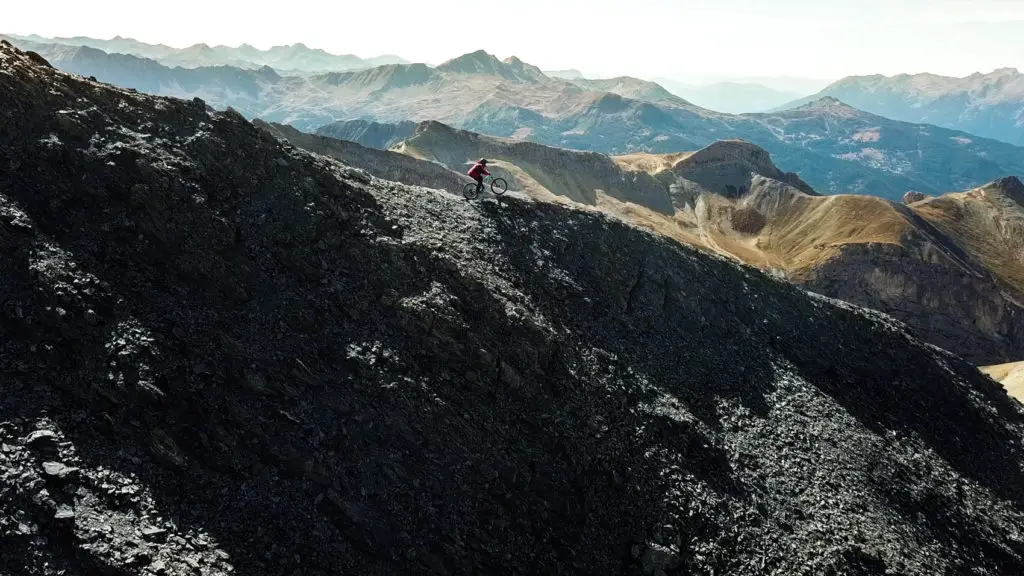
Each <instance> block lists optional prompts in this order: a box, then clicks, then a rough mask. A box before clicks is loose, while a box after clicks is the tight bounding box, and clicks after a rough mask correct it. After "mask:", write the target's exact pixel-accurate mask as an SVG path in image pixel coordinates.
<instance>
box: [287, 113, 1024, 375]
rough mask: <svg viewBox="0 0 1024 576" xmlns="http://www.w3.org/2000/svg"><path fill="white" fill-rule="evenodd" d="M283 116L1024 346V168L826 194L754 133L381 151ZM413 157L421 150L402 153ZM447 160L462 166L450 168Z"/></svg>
mask: <svg viewBox="0 0 1024 576" xmlns="http://www.w3.org/2000/svg"><path fill="white" fill-rule="evenodd" d="M277 128H278V132H277V133H278V135H281V136H284V137H286V138H287V139H288V140H290V141H291V142H292V143H294V144H296V145H298V146H301V147H303V148H306V149H308V150H311V151H314V152H318V153H326V154H329V155H331V156H334V157H335V158H338V159H340V160H342V161H344V162H347V163H349V164H352V165H354V166H359V167H361V168H365V169H367V170H368V171H370V172H371V173H373V174H374V175H377V176H380V177H384V178H396V179H399V180H401V181H403V182H410V183H417V184H422V185H426V186H431V187H442V188H444V189H446V190H452V191H458V190H459V189H461V187H462V185H463V184H464V182H466V181H468V180H457V178H463V179H464V178H465V176H462V174H463V173H465V172H466V170H467V169H468V167H469V166H471V165H472V163H473V162H475V161H476V159H478V158H480V157H487V158H489V159H491V160H492V162H491V170H492V171H493V172H495V174H497V175H499V176H501V177H504V178H505V179H506V180H507V181H508V182H509V183H510V184H511V186H512V188H513V189H515V190H520V191H522V192H525V193H527V194H528V195H530V196H531V197H533V198H536V199H539V200H543V201H547V202H562V203H570V204H573V205H575V206H587V207H592V208H596V209H598V210H601V211H603V212H605V213H607V214H611V215H614V216H617V217H619V218H622V219H624V220H626V221H628V222H632V223H634V224H639V225H642V226H645V227H648V228H651V229H653V230H656V231H658V232H660V233H662V234H665V235H667V236H670V237H672V238H675V239H677V240H679V241H681V242H684V243H687V244H689V245H692V246H695V247H699V248H701V249H704V250H707V251H711V252H715V253H718V254H721V255H724V256H727V257H730V258H733V259H736V260H738V261H741V262H744V263H746V264H751V265H754V266H757V267H759V268H762V269H764V270H766V271H769V272H771V273H773V274H776V275H780V276H783V277H786V278H788V279H789V280H791V281H794V282H797V283H799V284H801V285H804V286H806V287H808V288H811V289H812V290H815V291H817V292H820V293H822V294H825V295H827V296H830V297H834V298H839V299H842V300H846V301H849V302H854V303H857V304H860V305H862V306H866V307H869V308H873V309H876V310H881V311H884V312H886V313H888V314H891V315H893V316H894V317H896V318H898V319H899V320H901V321H903V322H906V323H907V324H908V325H909V326H910V327H911V328H912V329H913V331H914V332H915V333H916V334H917V335H918V336H919V337H920V338H922V339H924V340H926V341H928V342H931V343H933V344H936V345H939V346H942V347H944V348H947V349H949V350H953V351H955V352H956V353H957V354H960V355H962V356H963V357H965V358H967V359H970V360H971V361H972V362H975V363H977V364H979V365H988V364H993V363H1002V362H1008V361H1012V360H1017V359H1019V358H1024V310H1022V309H1021V303H1022V302H1024V260H1022V259H1021V256H1020V255H1021V254H1024V245H1022V238H1024V186H1022V184H1021V182H1020V181H1019V180H1018V179H1017V178H1015V177H1009V178H1003V179H999V180H995V181H993V182H991V183H988V184H986V185H985V186H982V187H979V188H977V189H973V190H971V191H968V192H964V193H949V194H945V195H941V196H938V197H930V196H927V195H924V194H922V193H920V192H914V193H908V194H907V197H906V198H905V199H904V201H903V202H898V203H897V202H890V201H887V200H883V199H881V198H877V197H873V196H863V195H834V196H821V195H820V194H818V193H817V192H816V191H815V190H814V189H813V188H811V187H810V186H809V185H808V184H807V183H806V182H804V181H803V180H802V179H801V178H800V177H799V176H797V175H796V174H794V173H785V172H783V171H782V170H780V169H779V168H778V167H776V165H775V164H774V162H773V161H772V158H771V156H770V155H769V154H768V153H767V152H766V151H765V150H763V149H761V148H758V147H757V146H754V145H752V144H750V143H747V142H742V141H722V142H717V143H715V144H712V145H710V146H707V147H705V148H703V149H700V150H696V151H690V152H679V153H674V154H664V155H656V154H630V155H625V156H615V157H608V156H604V155H601V154H597V153H594V152H580V151H574V150H565V149H560V148H553V147H549V146H544V145H540V144H533V143H529V142H521V141H515V140H509V139H501V138H495V137H490V136H483V135H480V134H474V133H471V132H466V131H463V130H457V129H454V128H451V127H449V126H446V125H443V124H440V123H437V122H424V123H422V124H420V125H419V126H416V127H415V128H414V129H413V130H412V131H411V133H410V135H409V138H408V139H407V140H405V141H403V142H401V143H399V144H397V145H395V146H393V148H392V151H390V152H384V151H379V150H377V151H373V152H374V153H373V154H371V151H370V150H369V149H366V148H363V147H361V146H359V145H358V144H356V143H355V142H341V141H338V140H333V141H332V140H331V139H328V138H323V137H319V136H312V135H305V134H302V133H300V132H298V131H297V130H295V129H293V128H288V127H284V126H280V125H278V127H277ZM328 142H331V143H330V144H327V143H328ZM353 150H360V151H361V152H359V153H358V154H356V153H352V152H350V151H353ZM396 152H397V153H400V154H395V153H396ZM377 155H387V158H389V160H388V161H384V162H382V161H379V160H378V159H377V158H378V156H377ZM403 155H404V156H408V157H410V159H411V158H416V159H420V160H423V162H420V163H418V164H415V165H412V164H409V161H410V159H405V158H402V159H401V160H399V158H396V156H399V157H401V156H403ZM367 157H370V158H373V159H372V160H369V161H368V160H365V159H364V158H367ZM439 165H440V166H439ZM389 166H396V167H397V166H401V167H402V168H401V171H396V170H394V169H390V168H388V167H389ZM408 166H416V168H415V169H412V168H409V167H408ZM441 166H443V167H448V168H450V169H451V171H450V172H448V176H447V177H446V178H445V179H443V180H442V179H441V178H439V177H438V176H437V173H438V171H439V169H440V167H441Z"/></svg>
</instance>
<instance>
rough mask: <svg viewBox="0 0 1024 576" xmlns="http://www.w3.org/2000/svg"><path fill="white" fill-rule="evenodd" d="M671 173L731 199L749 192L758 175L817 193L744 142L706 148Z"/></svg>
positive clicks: (731, 141)
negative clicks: (753, 180)
mask: <svg viewBox="0 0 1024 576" xmlns="http://www.w3.org/2000/svg"><path fill="white" fill-rule="evenodd" d="M672 172H673V173H674V174H676V175H677V176H679V177H681V178H684V179H686V180H689V181H692V182H695V183H697V184H698V185H699V186H700V187H701V188H704V189H705V190H708V191H710V192H714V193H716V194H720V195H723V196H726V197H729V198H737V197H740V196H743V195H744V194H746V193H747V192H749V191H750V185H751V181H752V179H753V178H754V177H755V176H763V177H766V178H771V179H773V180H776V181H779V182H782V183H784V184H787V185H789V186H792V187H794V188H796V189H798V190H800V191H802V192H804V193H806V194H811V195H817V194H818V193H817V192H815V191H814V189H813V188H811V187H810V185H808V184H807V183H806V182H804V181H803V180H801V179H800V176H798V175H797V174H794V173H792V172H786V173H784V172H782V171H781V170H779V169H778V167H776V166H775V164H774V163H773V162H772V159H771V155H770V154H769V153H768V152H767V151H766V150H765V149H763V148H761V147H759V146H755V145H754V144H751V143H749V142H744V141H742V140H725V141H721V142H715V143H713V144H711V145H709V146H706V147H705V148H702V149H701V150H698V151H697V152H695V153H693V154H692V155H691V156H689V157H688V158H686V159H685V160H682V161H680V162H679V163H677V164H676V165H675V166H674V167H673V168H672Z"/></svg>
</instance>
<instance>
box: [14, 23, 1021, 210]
mask: <svg viewBox="0 0 1024 576" xmlns="http://www.w3.org/2000/svg"><path fill="white" fill-rule="evenodd" d="M15 42H16V43H18V42H21V44H22V45H23V46H24V47H26V48H29V49H32V50H35V51H37V52H39V53H40V54H42V55H43V56H44V57H45V58H47V59H48V60H50V61H51V62H52V63H53V64H54V65H55V66H57V67H58V68H61V69H64V70H68V71H71V72H75V73H78V74H81V75H83V76H95V77H96V78H97V79H99V80H101V81H105V82H110V83H114V84H117V85H120V86H124V87H131V88H136V89H138V90H142V91H145V92H150V93H154V94H160V95H169V96H177V97H182V98H195V97H198V98H202V99H204V100H205V101H207V102H208V103H210V104H211V105H213V106H215V107H219V108H224V107H228V106H230V107H233V108H235V109H236V110H238V111H239V112H241V113H242V114H244V115H245V116H247V117H249V118H260V119H263V120H266V121H268V122H280V123H285V124H292V125H293V126H295V127H297V128H299V129H302V130H307V131H311V130H315V129H317V128H319V127H321V126H324V125H327V124H331V123H334V122H337V121H339V120H351V119H361V120H364V121H376V122H386V123H395V122H401V121H413V122H417V121H424V120H438V121H442V122H445V123H447V124H450V125H453V126H456V127H460V128H464V129H467V130H472V131H475V132H479V133H483V134H491V135H495V136H502V137H508V138H513V139H516V140H529V141H533V142H539V143H543V144H549V145H552V146H558V147H562V148H574V149H580V150H592V151H596V152H601V153H606V154H613V155H621V154H628V153H632V152H648V153H674V152H681V151H692V150H697V149H699V148H702V147H704V146H707V145H708V144H710V143H712V142H715V141H717V140H722V139H729V138H740V139H743V140H746V141H749V142H752V143H755V144H757V145H759V146H762V147H764V148H765V149H766V150H768V151H769V152H771V153H772V155H773V156H774V157H775V158H776V159H777V160H778V161H779V162H782V163H783V164H784V165H786V166H788V167H790V169H793V170H796V171H798V172H799V173H800V174H802V175H803V176H804V178H805V179H806V180H807V181H808V182H809V183H810V184H811V185H813V186H814V187H815V188H816V189H818V190H820V191H822V192H826V193H841V192H855V193H866V194H874V195H877V196H881V197H885V198H890V199H898V198H901V197H902V196H903V194H904V193H905V192H907V191H908V190H917V191H920V192H923V193H926V194H939V193H943V192H945V191H947V190H961V189H968V188H972V187H975V186H978V185H981V184H983V183H985V182H988V181H991V180H995V179H997V178H1000V177H1003V176H1006V175H1010V174H1024V149H1022V148H1018V147H1015V146H1011V145H1008V144H1005V143H1002V142H997V141H994V140H986V139H984V138H978V137H976V136H973V135H970V134H967V133H964V132H957V131H952V130H947V129H942V128H937V127H934V126H924V125H917V124H909V123H904V122H896V121H892V120H888V119H886V118H883V117H880V116H876V115H873V114H869V113H866V112H862V111H860V110H857V109H854V108H851V107H849V106H846V105H844V104H842V103H840V102H838V101H836V100H834V99H822V100H818V101H814V102H812V103H810V104H807V105H805V106H802V107H800V108H798V109H795V110H789V111H785V112H778V113H771V114H744V115H731V114H724V113H719V112H714V111H711V110H708V109H705V108H702V107H700V106H697V105H694V104H693V103H691V102H689V101H687V100H686V99H683V98H680V97H679V96H676V95H674V94H672V93H671V92H669V91H668V90H666V89H665V88H664V87H662V86H661V85H659V84H656V83H653V82H648V81H643V80H638V79H635V78H629V77H622V78H614V79H606V80H588V79H583V78H577V79H574V80H565V79H561V78H552V77H550V76H548V75H546V74H545V73H544V72H543V71H541V70H540V69H539V68H537V67H536V66H532V65H530V64H527V63H524V62H522V61H521V60H519V59H517V58H514V57H513V58H509V59H506V60H504V61H502V60H499V59H497V58H495V57H494V56H492V55H490V54H487V53H485V52H483V51H478V52H474V53H471V54H466V55H463V56H460V57H458V58H455V59H452V60H449V61H447V62H445V63H443V64H441V65H439V66H437V67H434V68H431V67H428V66H426V65H424V64H391V65H386V66H378V67H375V68H370V69H366V70H359V71H349V72H332V73H327V74H315V75H306V76H287V75H282V74H280V73H279V72H277V71H276V70H274V69H273V68H271V67H269V66H264V67H262V68H259V69H244V68H239V67H233V66H218V67H198V68H184V67H175V68H170V67H167V66H164V65H162V64H160V63H158V62H156V61H154V60H151V59H145V58H139V57H135V56H128V55H122V54H107V53H105V52H103V51H100V50H97V49H92V48H86V47H77V48H76V47H71V46H67V45H58V44H33V43H31V42H26V41H18V40H15Z"/></svg>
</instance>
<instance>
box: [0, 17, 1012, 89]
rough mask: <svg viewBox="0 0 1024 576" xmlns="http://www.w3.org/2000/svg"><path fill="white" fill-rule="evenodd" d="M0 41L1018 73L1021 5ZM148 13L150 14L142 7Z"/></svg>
mask: <svg viewBox="0 0 1024 576" xmlns="http://www.w3.org/2000/svg"><path fill="white" fill-rule="evenodd" d="M5 4H7V5H6V6H4V9H3V19H2V20H0V33H13V34H40V35H43V36H74V35H83V36H92V37H97V38H110V37H112V36H115V35H121V36H126V37H132V38H135V39H138V40H142V41H145V42H152V43H164V44H168V45H171V46H176V47H184V46H187V45H190V44H194V43H198V42H205V43H207V44H210V45H215V44H227V45H232V46H234V45H238V44H240V43H243V42H248V43H249V44H252V45H254V46H256V47H259V48H268V47H270V46H272V45H276V44H290V43H293V42H303V43H305V44H306V45H307V46H310V47H313V48H323V49H325V50H327V51H329V52H334V53H351V54H356V55H359V56H363V57H366V56H374V55H378V54H383V53H391V54H398V55H400V56H402V57H404V58H406V59H408V60H412V61H422V62H428V63H432V64H437V63H440V62H442V61H444V60H446V59H448V58H451V57H454V56H457V55H460V54H463V53H466V52H471V51H474V50H477V49H481V48H482V49H484V50H487V51H488V52H490V53H492V54H495V55H497V56H499V57H502V58H504V57H506V56H510V55H513V54H514V55H516V56H519V57H520V58H521V59H523V60H524V61H526V62H529V63H532V64H536V65H538V66H540V67H541V68H544V69H561V68H577V69H580V70H583V71H584V72H587V73H590V74H601V75H612V74H629V75H632V76H640V77H659V76H660V77H676V78H682V77H685V76H689V75H708V74H711V75H716V76H723V77H729V76H732V77H739V76H776V75H789V76H797V77H811V78H839V77H841V76H846V75H851V74H875V73H880V74H897V73H901V72H907V73H916V72H933V73H937V74H945V75H954V76H963V75H967V74H970V73H972V72H975V71H982V72H989V71H991V70H993V69H995V68H1001V67H1016V68H1019V69H1022V70H1024V0H842V1H840V0H712V1H698V0H628V1H624V0H614V1H613V0H514V1H512V0H489V1H486V0H483V1H482V0H475V1H465V0H415V1H406V0H362V1H357V2H354V1H351V0H341V1H331V2H322V1H316V0H287V1H283V2H273V3H271V2H261V1H241V0H172V1H163V2H144V1H142V0H49V1H45V2H38V3H37V2H25V1H10V2H5ZM146 4H148V5H149V6H150V7H145V5H146Z"/></svg>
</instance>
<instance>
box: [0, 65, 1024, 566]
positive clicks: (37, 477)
mask: <svg viewBox="0 0 1024 576" xmlns="http://www.w3.org/2000/svg"><path fill="white" fill-rule="evenodd" d="M0 167H2V168H3V170H2V171H0V243H2V247H3V249H2V251H0V255H2V256H0V294H2V298H3V300H2V316H0V330H2V338H0V373H2V374H4V383H3V386H4V393H3V394H2V395H0V463H2V464H0V474H2V476H3V481H2V482H0V490H2V494H3V498H0V538H2V543H0V571H2V572H4V573H10V574H29V575H32V574H47V575H49V574H172V575H185V574H229V573H234V574H311V575H316V574H339V573H342V574H356V573H358V574H410V573H419V574H423V573H433V574H481V573H487V574H495V573H500V574H538V573H571V574H649V575H654V574H666V575H668V574H688V575H691V574H708V575H710V574H759V575H760V574H772V573H775V574H837V575H838V574H862V575H864V574H869V575H882V574H904V575H918V574H920V575H925V574H927V575H933V574H967V573H971V574H988V575H997V574H999V575H1005V574H1014V573H1020V572H1021V570H1024V543H1022V541H1021V538H1020V534H1021V531H1022V529H1024V472H1022V465H1024V453H1022V444H1021V441H1022V439H1024V408H1022V406H1021V405H1020V404H1019V403H1018V402H1017V401H1016V400H1013V399H1011V398H1009V397H1008V396H1007V395H1006V393H1005V392H1004V391H1003V389H1002V388H1001V387H1000V386H999V385H998V384H996V383H995V382H994V381H992V380H991V379H989V378H988V377H986V376H984V375H982V374H981V373H980V372H979V371H978V370H976V369H975V368H974V367H973V366H971V365H969V364H967V363H965V362H964V361H963V360H961V359H960V358H959V357H957V356H955V355H952V354H949V353H947V352H944V351H942V350H940V349H937V348H935V347H932V346H929V345H926V344H924V343H922V342H921V341H920V340H918V339H916V338H913V337H911V336H909V335H908V334H907V332H906V331H905V330H904V328H903V326H902V325H901V324H899V323H896V322H893V321H892V320H890V319H888V318H887V317H884V316H881V315H878V314H875V313H870V312H867V311H865V310H863V309H859V308H856V307H853V306H849V305H844V304H840V303H838V302H835V301H831V300H828V299H825V298H822V297H817V296H812V295H810V294H808V293H807V292H804V291H802V290H800V289H798V288H796V287H794V286H792V285H789V284H786V283H782V282H778V281H776V280H773V279H771V278H769V277H768V276H766V275H764V274H762V273H760V272H759V271H757V270H754V269H750V268H745V267H742V266H738V265H737V264H735V263H733V262H730V261H727V260H725V259H722V258H719V257H714V256H711V255H707V254H704V253H701V252H698V251H695V250H693V249H691V248H688V247H685V246H682V245H680V244H679V243H677V242H675V241H673V240H671V239H668V238H665V237H663V236H660V235H656V234H653V233H650V232H648V231H645V230H642V229H639V228H636V227H633V226H631V225H628V224H626V223H623V222H621V221H619V220H617V219H613V218H609V217H607V216H605V215H603V214H600V213H595V212H593V211H589V210H581V209H576V208H574V207H568V206H562V205H557V204H552V203H545V202H538V201H534V200H530V199H528V198H526V197H524V196H522V195H519V194H515V193H511V194H510V197H509V198H507V199H506V200H503V201H502V202H501V203H498V202H495V201H492V200H484V201H482V202H478V203H468V202H465V201H464V200H462V199H460V198H458V197H456V196H454V195H452V194H450V193H447V192H445V191H440V190H434V189H429V188H423V187H416V186H407V185H403V184H397V183H394V182H388V181H385V180H380V179H377V178H375V177H372V176H370V175H368V174H367V173H366V172H363V171H360V170H357V169H354V168H351V167H349V166H346V165H345V164H343V163H341V162H339V161H337V160H334V159H332V158H328V157H327V156H322V155H315V154H312V153H308V152H305V151H302V150H300V149H298V148H296V147H294V146H292V145H291V144H287V143H285V142H283V141H281V140H279V139H278V138H276V137H275V136H273V135H272V134H271V133H270V132H268V131H267V130H261V129H260V128H257V127H256V126H254V125H253V124H251V123H250V122H248V121H247V120H246V119H245V118H243V117H242V115H241V114H239V113H237V112H234V111H225V112H217V111H214V110H213V109H211V108H210V107H208V106H207V105H206V104H204V103H203V102H202V101H199V100H187V101H186V100H177V99H171V98H161V97H155V96H149V95H143V94H139V93H134V92H131V91H127V90H123V89H119V88H114V87H111V86H109V85H104V84H99V83H96V82H93V81H89V80H86V79H83V78H79V77H75V76H71V75H67V74H65V73H62V72H58V71H57V70H55V69H53V68H51V67H49V66H48V64H47V63H46V62H45V60H43V59H42V58H40V57H39V56H38V55H33V54H26V53H23V52H20V51H18V50H16V49H13V48H11V47H10V46H8V45H2V46H0Z"/></svg>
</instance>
